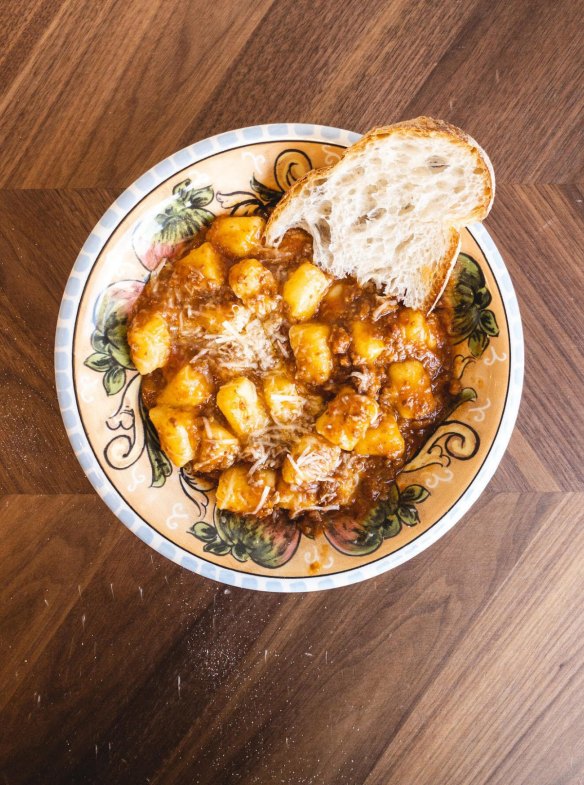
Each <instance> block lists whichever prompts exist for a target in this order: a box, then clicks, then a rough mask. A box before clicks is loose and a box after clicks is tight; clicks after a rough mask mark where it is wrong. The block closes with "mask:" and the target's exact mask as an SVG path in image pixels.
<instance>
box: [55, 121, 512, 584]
mask: <svg viewBox="0 0 584 785" xmlns="http://www.w3.org/2000/svg"><path fill="white" fill-rule="evenodd" d="M359 138H360V134H357V133H354V132H351V131H347V130H344V129H341V128H334V127H330V126H321V125H312V124H304V123H271V124H266V125H255V126H249V127H246V128H239V129H236V130H233V131H227V132H225V133H221V134H217V135H215V136H212V137H208V138H207V139H203V140H201V141H199V142H196V143H194V144H192V145H190V146H188V147H185V148H183V149H182V150H179V151H178V152H177V153H175V154H173V155H172V156H170V157H168V158H166V159H165V160H163V161H161V162H160V163H158V164H156V165H155V166H154V167H152V168H151V169H149V170H148V171H147V172H146V173H145V174H143V175H142V176H141V177H139V178H138V179H137V180H136V181H135V182H134V183H132V185H130V187H129V188H127V189H126V190H125V191H124V192H123V193H122V194H121V195H120V196H119V197H118V199H116V201H115V202H114V203H113V204H112V205H111V206H110V207H109V208H108V210H107V211H106V212H105V213H104V215H103V216H102V217H101V219H100V221H99V222H98V223H97V224H96V226H95V227H94V229H93V230H92V232H91V234H90V235H89V237H88V238H87V240H86V241H85V243H84V245H83V247H82V248H81V251H80V252H79V255H78V256H77V259H76V261H75V264H74V266H73V269H72V271H71V274H70V276H69V278H68V280H67V284H66V286H65V291H64V294H63V299H62V301H61V306H60V310H59V316H58V320H57V329H56V335H55V380H56V389H57V396H58V400H59V407H60V411H61V415H62V418H63V423H64V425H65V430H66V432H67V435H68V437H69V440H70V442H71V446H72V448H73V451H74V453H75V455H76V457H77V460H78V461H79V463H80V464H81V467H82V468H83V470H84V472H85V474H86V476H87V478H88V480H89V481H90V483H91V484H92V485H93V487H94V488H95V490H96V491H97V493H98V495H99V496H100V497H101V499H102V500H103V501H104V502H105V503H106V504H107V506H108V507H109V508H110V509H111V511H112V512H113V513H114V515H116V517H117V518H119V520H121V521H122V523H123V524H124V525H125V526H126V527H127V528H128V529H130V531H132V532H133V533H134V534H136V535H137V536H138V537H139V538H140V539H141V540H142V541H143V542H145V543H146V544H148V545H150V547H152V548H154V550H156V551H157V552H158V553H160V554H161V555H162V556H165V557H167V558H169V559H171V560H172V561H174V562H175V563H176V564H179V565H180V566H182V567H186V568H187V569H189V570H191V571H192V572H195V573H197V574H199V575H202V576H204V577H206V578H211V579H213V580H215V581H219V582H221V583H224V584H227V585H230V586H237V587H240V588H250V589H257V590H260V591H273V592H287V593H288V592H306V591H318V590H323V589H331V588H338V587H341V586H348V585H350V584H353V583H359V582H360V581H363V580H366V579H368V578H373V577H375V576H377V575H380V574H382V573H384V572H386V571H388V570H390V569H393V568H394V567H397V566H399V565H400V564H403V563H404V562H406V561H408V560H409V559H411V558H413V557H414V556H416V555H417V554H418V553H420V552H421V551H423V550H425V549H426V548H427V547H429V546H430V545H431V544H432V543H434V542H436V540H438V539H439V538H440V537H442V536H443V535H444V534H445V533H446V532H447V531H449V530H450V529H451V528H452V527H453V526H454V525H455V524H456V523H457V522H458V521H459V520H460V519H461V518H462V516H463V515H465V513H466V512H467V511H468V510H469V509H470V507H471V506H472V505H473V504H474V503H475V502H476V501H477V499H478V498H479V496H480V494H481V493H482V492H483V490H484V489H485V488H486V486H487V484H488V483H489V481H490V479H491V477H492V476H493V474H494V473H495V471H496V469H497V466H498V465H499V463H500V461H501V459H502V457H503V454H504V452H505V450H506V448H507V445H508V443H509V439H510V438H511V434H512V431H513V427H514V425H515V420H516V418H517V413H518V411H519V404H520V401H521V393H522V387H523V372H524V344H523V330H522V325H521V316H520V312H519V305H518V302H517V297H516V295H515V291H514V288H513V284H512V282H511V278H510V276H509V273H508V271H507V268H506V267H505V263H504V262H503V259H502V257H501V254H500V253H499V251H498V249H497V247H496V245H495V243H494V242H493V240H492V239H491V237H490V235H489V233H488V232H487V230H486V229H485V227H484V226H482V225H481V224H472V225H471V226H469V227H467V228H468V230H469V232H470V234H471V235H472V236H473V238H474V239H475V240H476V242H477V243H478V244H479V246H480V247H481V249H482V251H483V253H484V255H485V257H486V258H487V260H488V262H489V265H490V267H491V270H492V273H493V275H494V277H495V279H496V281H497V284H498V286H499V290H500V294H501V299H502V302H503V305H504V308H505V312H506V316H507V324H508V330H509V342H510V358H509V363H510V368H509V386H508V390H507V398H506V402H505V406H504V410H503V414H502V417H501V420H500V423H499V427H498V430H497V433H496V435H495V438H494V439H493V442H492V444H491V446H490V449H489V452H488V454H487V456H486V458H485V460H484V462H483V464H482V466H481V468H480V469H479V471H478V472H477V474H476V476H475V478H474V479H473V480H472V482H471V483H470V485H469V486H468V488H467V489H466V491H465V492H464V493H463V494H462V495H461V496H459V497H458V498H457V499H456V501H455V502H454V503H453V505H452V506H451V507H450V509H449V510H448V511H447V512H446V513H445V514H444V515H442V517H441V518H440V519H439V520H438V521H436V522H435V523H434V524H432V525H431V526H430V528H428V529H427V530H426V531H424V532H423V533H422V534H420V535H419V536H418V537H417V538H416V539H414V540H413V541H411V542H409V543H408V544H406V545H404V546H403V547H402V548H400V549H399V550H397V551H395V552H393V553H390V554H388V555H387V556H384V557H381V558H380V559H377V560H375V561H373V562H370V563H368V564H364V565H362V566H359V567H354V568H352V569H350V570H346V571H343V572H338V573H335V574H329V575H320V576H319V575H315V576H310V577H306V578H289V577H278V576H274V577H269V576H263V575H257V574H247V573H244V572H239V571H236V570H232V569H230V568H229V567H223V566H220V565H218V564H213V563H211V562H208V561H205V560H203V559H200V558H199V557H197V556H196V555H194V554H192V553H189V552H187V551H185V550H183V549H182V548H181V547H179V546H178V545H176V544H173V543H170V542H169V541H168V540H167V539H165V538H164V537H163V536H162V535H160V534H159V533H158V532H157V531H156V530H155V529H154V528H153V527H152V526H151V525H150V524H149V523H148V522H147V521H146V520H144V519H143V518H142V517H141V516H139V515H138V514H136V513H135V512H134V511H133V510H132V509H131V508H130V506H129V505H128V504H127V502H126V501H125V500H124V498H123V497H122V496H121V494H120V493H119V492H118V490H117V489H116V487H115V486H114V484H113V483H112V482H111V481H110V480H109V479H108V477H107V476H106V475H105V473H104V472H103V470H102V469H101V467H100V465H99V463H98V461H97V458H96V457H95V455H94V453H93V449H92V447H91V445H90V443H89V440H88V438H87V436H86V434H85V431H84V429H83V427H82V423H81V417H80V413H79V410H78V407H77V402H76V396H75V386H74V375H73V359H74V355H73V341H74V328H75V324H76V321H77V318H78V313H79V307H80V305H81V300H82V293H83V290H84V284H85V282H86V281H87V279H88V277H89V275H90V273H91V270H92V268H93V266H94V264H95V263H96V261H97V259H98V256H99V254H100V252H101V250H102V249H103V247H104V246H105V244H106V243H107V242H108V240H109V238H110V237H111V235H112V234H113V232H114V231H115V230H116V228H117V227H118V225H119V224H120V223H121V222H122V220H123V219H124V218H125V217H126V215H127V214H128V213H129V212H130V211H131V210H132V209H133V207H134V206H135V205H136V204H137V203H138V202H139V201H140V200H142V199H143V198H144V197H145V196H146V195H148V194H149V193H150V192H152V191H153V190H154V189H156V188H157V187H158V186H159V185H160V184H161V183H162V182H163V181H165V180H167V179H168V177H170V176H172V175H173V174H176V173H177V172H179V171H180V170H182V169H184V168H185V167H188V166H190V165H192V164H195V163H197V162H198V161H200V160H201V159H203V158H206V157H208V156H209V154H217V153H223V152H227V151H229V150H232V149H236V148H238V147H242V146H246V145H249V144H253V143H260V142H278V141H306V142H316V143H322V144H327V143H333V144H337V145H344V146H346V145H349V144H353V143H354V142H355V141H357V140H358V139H359Z"/></svg>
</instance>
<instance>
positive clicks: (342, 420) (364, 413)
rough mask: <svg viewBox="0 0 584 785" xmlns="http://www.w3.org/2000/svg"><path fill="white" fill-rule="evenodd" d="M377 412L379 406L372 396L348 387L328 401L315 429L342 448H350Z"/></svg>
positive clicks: (361, 436) (362, 435)
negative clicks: (359, 393)
mask: <svg viewBox="0 0 584 785" xmlns="http://www.w3.org/2000/svg"><path fill="white" fill-rule="evenodd" d="M378 413H379V406H378V405H377V402H376V401H375V400H374V399H373V398H370V397H368V396H367V395H358V394H357V393H355V392H353V391H352V389H351V388H348V389H345V390H342V391H341V392H340V393H339V394H338V395H337V396H336V398H334V399H333V400H332V401H331V402H330V403H329V405H328V406H327V408H326V410H325V411H324V412H323V414H321V415H320V417H319V418H318V420H317V421H316V430H317V432H318V433H320V435H321V436H324V437H325V439H328V441H329V442H332V443H333V444H337V445H338V446H339V447H341V448H342V449H343V450H352V449H353V448H354V447H355V445H356V444H357V442H358V441H359V440H360V439H362V438H363V437H364V436H365V433H366V432H367V429H368V428H369V426H370V425H371V423H372V422H373V421H374V420H375V419H376V417H377V415H378Z"/></svg>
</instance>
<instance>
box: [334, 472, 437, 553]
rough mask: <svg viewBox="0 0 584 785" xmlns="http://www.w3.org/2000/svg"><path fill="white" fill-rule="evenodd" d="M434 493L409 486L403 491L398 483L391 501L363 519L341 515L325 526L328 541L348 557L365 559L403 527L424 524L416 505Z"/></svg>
mask: <svg viewBox="0 0 584 785" xmlns="http://www.w3.org/2000/svg"><path fill="white" fill-rule="evenodd" d="M429 495H430V491H428V490H427V489H426V488H424V487H423V486H422V485H408V487H407V488H404V490H402V491H400V489H399V487H398V486H397V484H396V483H393V485H392V486H391V489H390V492H389V496H388V498H387V499H386V500H385V501H383V502H380V503H379V504H378V505H377V506H376V507H374V508H373V510H371V512H370V513H369V514H368V515H366V516H365V517H364V518H363V519H362V520H356V519H355V518H354V517H353V516H352V515H350V514H347V513H341V514H339V515H337V516H336V517H334V518H333V519H332V520H331V521H330V523H329V524H328V525H327V526H326V527H325V530H324V533H325V536H326V538H327V540H328V541H329V542H330V544H331V545H333V546H334V547H335V548H336V549H337V550H338V551H340V552H341V553H344V554H346V555H347V556H365V555H367V554H369V553H373V551H376V550H377V549H378V548H379V547H380V546H381V544H382V543H383V541H384V540H387V539H389V538H390V537H396V536H397V535H398V534H399V533H400V531H401V530H402V526H415V525H416V524H418V523H419V522H420V515H419V513H418V510H417V509H416V504H420V503H421V502H423V501H425V500H426V499H427V498H428V496H429Z"/></svg>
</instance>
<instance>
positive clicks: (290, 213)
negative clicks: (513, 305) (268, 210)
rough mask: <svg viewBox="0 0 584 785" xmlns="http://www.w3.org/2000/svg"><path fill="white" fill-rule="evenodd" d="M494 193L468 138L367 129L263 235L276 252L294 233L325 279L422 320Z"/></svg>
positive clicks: (441, 130) (451, 130)
mask: <svg viewBox="0 0 584 785" xmlns="http://www.w3.org/2000/svg"><path fill="white" fill-rule="evenodd" d="M494 194H495V176H494V173H493V167H492V166H491V162H490V161H489V158H488V156H487V155H486V153H485V152H484V151H483V150H482V149H481V148H480V147H479V145H478V144H477V143H476V142H475V141H474V139H471V137H470V136H467V135H466V134H465V133H464V132H463V131H461V130H460V129H459V128H455V127H454V126H453V125H449V124H448V123H445V122H442V121H440V120H433V119H432V118H430V117H418V118H417V119H415V120H409V121H407V122H403V123H397V124H396V125H390V126H387V127H385V128H374V129H373V130H372V131H369V133H367V134H365V136H364V137H363V138H362V139H360V140H359V141H358V142H357V143H356V144H354V145H353V146H352V147H349V148H347V150H346V151H344V153H343V155H342V158H341V159H340V160H339V161H338V162H337V163H335V164H334V165H333V166H329V167H324V168H322V169H314V170H312V171H311V172H308V174H306V175H305V176H304V177H303V178H302V179H300V180H298V182H296V183H295V184H294V185H293V186H292V188H291V189H290V190H289V191H288V193H287V194H286V195H285V196H284V198H283V199H282V201H281V202H280V203H279V204H278V206H277V207H276V209H275V210H274V212H273V213H272V215H271V217H270V220H269V221H268V224H267V226H266V231H265V237H266V242H267V243H269V244H270V245H275V244H277V243H278V242H279V241H280V239H281V238H282V236H283V235H284V233H285V232H286V231H287V230H288V229H290V228H292V227H301V228H303V229H305V230H306V231H308V232H309V233H310V234H311V235H312V237H313V241H314V262H315V264H317V265H319V267H321V268H322V269H323V270H324V271H326V272H329V273H332V274H333V275H334V276H336V277H338V278H342V277H344V276H347V275H353V276H355V277H356V278H357V279H358V281H359V282H360V283H365V282H367V281H373V282H374V283H375V284H376V285H377V286H378V287H379V288H380V289H381V290H383V291H384V292H385V293H386V294H388V295H391V296H393V297H394V298H395V299H396V300H399V301H400V302H402V303H404V304H405V305H407V306H409V307H410V308H417V309H419V310H422V311H425V312H428V311H430V310H432V308H433V307H434V305H435V304H436V302H437V300H438V299H439V297H440V295H441V294H442V291H443V290H444V287H445V285H446V282H447V280H448V276H449V273H450V271H451V269H452V267H453V265H454V263H455V261H456V257H457V255H458V250H459V247H460V231H461V229H462V227H464V226H465V225H467V224H469V223H471V222H472V221H482V220H483V219H484V218H486V216H487V214H488V212H489V210H490V209H491V205H492V203H493V197H494Z"/></svg>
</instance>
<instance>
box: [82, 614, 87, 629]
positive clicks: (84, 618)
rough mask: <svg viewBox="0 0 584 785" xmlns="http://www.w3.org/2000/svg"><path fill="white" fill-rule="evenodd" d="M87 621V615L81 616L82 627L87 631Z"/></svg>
mask: <svg viewBox="0 0 584 785" xmlns="http://www.w3.org/2000/svg"><path fill="white" fill-rule="evenodd" d="M86 619H87V616H86V615H85V614H83V615H82V616H81V626H82V627H83V629H85V620H86Z"/></svg>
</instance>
